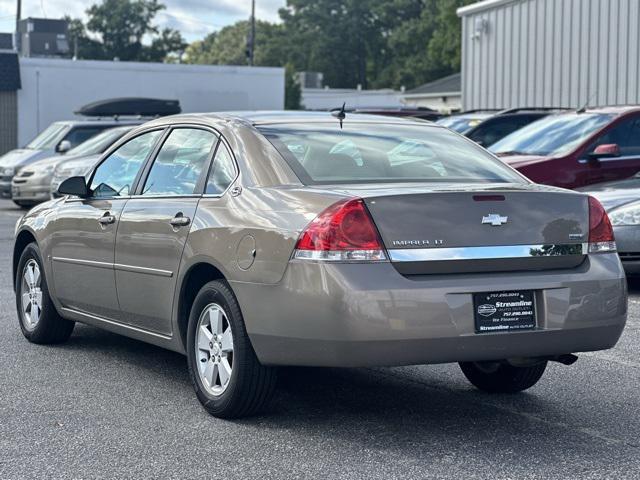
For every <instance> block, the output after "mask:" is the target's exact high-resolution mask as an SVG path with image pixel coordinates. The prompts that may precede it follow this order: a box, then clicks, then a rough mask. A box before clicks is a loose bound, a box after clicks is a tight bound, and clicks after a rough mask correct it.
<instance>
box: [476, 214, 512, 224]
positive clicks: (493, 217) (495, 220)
mask: <svg viewBox="0 0 640 480" xmlns="http://www.w3.org/2000/svg"><path fill="white" fill-rule="evenodd" d="M508 218H509V217H503V216H502V215H499V214H497V213H490V214H489V215H485V216H484V217H482V224H483V225H484V224H485V223H487V224H490V225H492V226H494V227H499V226H500V225H502V224H503V223H507V219H508Z"/></svg>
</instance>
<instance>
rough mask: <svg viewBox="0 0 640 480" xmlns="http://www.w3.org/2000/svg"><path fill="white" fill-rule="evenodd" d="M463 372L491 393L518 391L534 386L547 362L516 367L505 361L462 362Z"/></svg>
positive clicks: (481, 388) (478, 385)
mask: <svg viewBox="0 0 640 480" xmlns="http://www.w3.org/2000/svg"><path fill="white" fill-rule="evenodd" d="M460 368H461V369H462V373H464V376H465V377H467V380H469V381H470V382H471V383H472V384H473V385H474V386H476V387H477V388H479V389H480V390H483V391H485V392H489V393H517V392H522V391H523V390H526V389H528V388H531V387H533V386H534V385H535V384H536V383H538V380H540V378H541V377H542V374H543V373H544V371H545V369H546V368H547V362H546V361H541V362H540V363H537V364H535V365H531V366H527V367H514V366H513V365H509V364H508V363H505V362H462V363H460Z"/></svg>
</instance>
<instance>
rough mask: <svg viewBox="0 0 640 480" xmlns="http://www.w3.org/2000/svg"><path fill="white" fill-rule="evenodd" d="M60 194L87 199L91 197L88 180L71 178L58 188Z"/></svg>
mask: <svg viewBox="0 0 640 480" xmlns="http://www.w3.org/2000/svg"><path fill="white" fill-rule="evenodd" d="M58 193H59V194H60V195H73V196H76V197H81V198H86V197H88V196H89V187H87V180H86V179H85V178H84V177H69V178H67V179H66V180H64V181H63V182H62V183H61V184H60V185H59V186H58Z"/></svg>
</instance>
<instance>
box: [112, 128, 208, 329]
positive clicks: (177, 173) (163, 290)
mask: <svg viewBox="0 0 640 480" xmlns="http://www.w3.org/2000/svg"><path fill="white" fill-rule="evenodd" d="M217 142H218V135H217V134H216V133H215V132H213V131H212V130H208V129H204V128H198V127H177V128H173V129H172V130H171V131H170V132H169V134H168V136H167V137H166V138H165V140H164V142H163V144H162V146H161V147H160V149H159V151H158V154H157V156H156V158H155V159H154V160H153V162H151V163H150V164H149V165H148V167H147V172H145V174H144V181H142V182H140V186H139V187H138V189H137V191H136V195H134V196H132V198H131V199H130V200H129V201H128V202H127V204H126V206H125V208H124V211H123V212H122V216H121V218H120V225H119V227H118V234H117V239H116V248H115V275H116V286H117V291H118V299H119V303H120V308H121V311H122V315H123V320H124V322H125V323H127V324H130V325H132V326H135V327H138V328H142V329H144V330H148V331H152V332H156V333H160V334H165V335H170V334H171V332H172V329H171V318H172V308H173V296H174V291H175V287H176V276H177V273H178V268H179V266H180V260H181V258H182V251H183V249H184V246H185V243H186V241H187V237H188V235H189V231H190V229H191V223H192V221H193V219H194V217H195V213H196V209H197V207H198V202H199V200H200V197H201V195H202V192H203V189H204V183H205V179H206V175H207V171H208V168H209V165H210V160H211V157H212V155H213V151H214V148H215V146H216V144H217Z"/></svg>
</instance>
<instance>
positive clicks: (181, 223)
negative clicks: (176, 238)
mask: <svg viewBox="0 0 640 480" xmlns="http://www.w3.org/2000/svg"><path fill="white" fill-rule="evenodd" d="M170 223H171V226H172V227H186V226H187V225H189V224H190V223H191V219H190V218H189V217H185V216H184V215H182V213H178V214H176V216H175V217H173V218H172V219H171V222H170Z"/></svg>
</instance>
